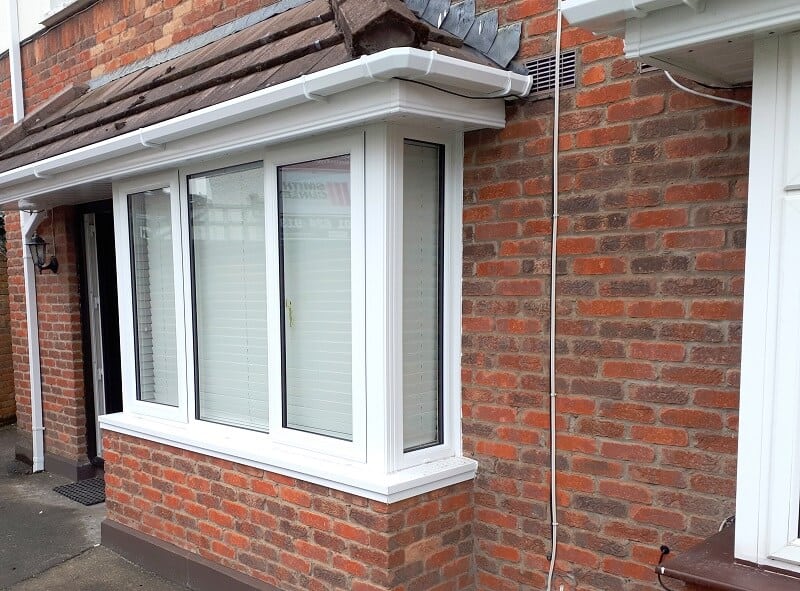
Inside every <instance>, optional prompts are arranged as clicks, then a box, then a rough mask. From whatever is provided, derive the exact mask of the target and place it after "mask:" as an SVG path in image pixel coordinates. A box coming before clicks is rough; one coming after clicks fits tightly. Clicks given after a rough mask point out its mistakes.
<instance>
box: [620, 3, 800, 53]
mask: <svg viewBox="0 0 800 591" xmlns="http://www.w3.org/2000/svg"><path fill="white" fill-rule="evenodd" d="M798 24H800V3H798V2H797V0H760V1H759V2H753V0H708V2H707V3H706V7H705V10H704V11H703V12H696V11H694V10H692V9H691V8H689V7H688V6H674V7H672V8H667V9H664V10H659V11H657V12H653V13H651V14H649V15H648V16H647V18H644V19H631V20H628V21H627V25H626V28H625V55H626V57H629V58H640V57H647V56H652V55H658V54H661V53H666V52H669V51H675V50H679V49H690V48H692V47H696V46H701V45H704V44H706V43H711V42H714V41H719V40H727V39H735V38H739V37H744V36H757V35H759V34H763V33H770V32H773V31H774V32H781V31H786V30H789V29H791V28H793V27H796V26H797V25H798Z"/></svg>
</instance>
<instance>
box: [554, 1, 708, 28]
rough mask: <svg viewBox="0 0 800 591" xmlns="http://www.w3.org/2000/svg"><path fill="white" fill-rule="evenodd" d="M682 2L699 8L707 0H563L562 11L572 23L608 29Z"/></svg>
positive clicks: (701, 7) (700, 9)
mask: <svg viewBox="0 0 800 591" xmlns="http://www.w3.org/2000/svg"><path fill="white" fill-rule="evenodd" d="M682 4H685V5H687V6H690V7H691V8H693V9H694V10H695V11H696V12H702V11H703V10H704V9H705V4H706V0H563V11H564V16H565V17H566V18H567V20H568V21H569V23H570V24H571V25H574V26H579V27H583V28H585V29H590V30H592V31H594V32H595V33H610V32H612V31H620V30H622V29H624V28H625V21H627V20H628V19H630V18H644V17H646V16H647V15H648V14H649V13H651V12H654V11H656V10H662V9H664V8H671V7H673V6H680V5H682Z"/></svg>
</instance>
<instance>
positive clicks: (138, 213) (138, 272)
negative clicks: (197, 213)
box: [128, 189, 178, 406]
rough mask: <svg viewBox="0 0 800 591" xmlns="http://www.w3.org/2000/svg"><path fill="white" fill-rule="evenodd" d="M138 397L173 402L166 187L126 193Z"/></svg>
mask: <svg viewBox="0 0 800 591" xmlns="http://www.w3.org/2000/svg"><path fill="white" fill-rule="evenodd" d="M128 216H129V220H130V240H131V256H132V260H133V288H134V307H135V309H136V311H135V314H136V322H135V330H136V371H137V374H138V383H137V386H138V392H137V397H138V399H139V400H144V401H147V402H154V403H157V404H166V405H169V406H177V405H178V369H177V367H178V366H177V363H178V361H177V339H176V336H175V328H176V326H175V283H174V270H173V269H174V268H173V263H172V222H171V214H170V193H169V189H157V190H153V191H145V192H142V193H134V194H132V195H128Z"/></svg>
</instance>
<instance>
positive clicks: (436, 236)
mask: <svg viewBox="0 0 800 591" xmlns="http://www.w3.org/2000/svg"><path fill="white" fill-rule="evenodd" d="M440 152H441V147H440V146H436V145H431V144H421V143H417V142H411V141H406V143H405V149H404V157H403V448H404V449H405V451H410V450H413V449H418V448H421V447H426V446H428V445H433V444H436V443H439V441H440V431H441V429H440V417H439V408H440V400H441V397H440V391H441V378H440V351H441V342H440V337H441V335H440V333H441V330H440V328H441V327H440V324H441V318H440V314H441V308H440V305H441V295H440V291H441V285H440V258H441V253H440V248H441V232H442V223H441V198H442V195H441V182H440V181H441V176H440V175H441V171H440V170H441V167H440V156H441V154H440Z"/></svg>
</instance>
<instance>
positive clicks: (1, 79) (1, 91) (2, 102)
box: [0, 54, 14, 132]
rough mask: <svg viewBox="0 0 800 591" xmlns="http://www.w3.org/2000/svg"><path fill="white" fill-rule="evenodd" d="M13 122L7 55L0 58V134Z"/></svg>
mask: <svg viewBox="0 0 800 591" xmlns="http://www.w3.org/2000/svg"><path fill="white" fill-rule="evenodd" d="M13 121H14V116H13V111H12V109H11V76H10V72H9V65H8V54H6V55H5V56H2V57H0V132H1V131H2V130H3V128H4V127H5V126H6V125H11V124H12V123H13Z"/></svg>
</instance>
